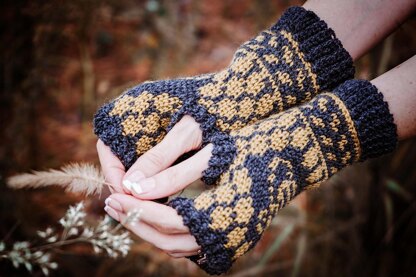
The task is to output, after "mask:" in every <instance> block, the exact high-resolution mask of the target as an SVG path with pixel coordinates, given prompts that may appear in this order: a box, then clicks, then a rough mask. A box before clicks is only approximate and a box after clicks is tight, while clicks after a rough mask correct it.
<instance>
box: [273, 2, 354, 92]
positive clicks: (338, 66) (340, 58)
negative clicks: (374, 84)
mask: <svg viewBox="0 0 416 277" xmlns="http://www.w3.org/2000/svg"><path fill="white" fill-rule="evenodd" d="M281 29H283V30H286V31H288V32H289V33H291V35H292V36H293V38H294V40H295V41H296V42H297V43H298V44H299V48H300V50H301V52H302V53H303V55H304V57H305V59H306V61H308V62H309V63H310V64H311V65H312V71H313V72H314V73H315V74H316V76H317V82H318V85H319V88H320V90H332V89H334V88H335V87H336V86H338V85H339V84H341V83H342V82H344V81H346V80H349V79H352V78H353V77H354V72H355V70H354V66H353V61H352V58H351V56H350V54H349V53H348V52H347V50H345V49H344V47H343V46H342V43H341V41H339V40H338V39H337V38H336V36H335V33H334V31H333V30H332V29H330V28H329V27H328V25H327V24H326V23H325V22H324V21H323V20H321V19H320V18H319V17H318V16H317V15H316V14H315V13H314V12H312V11H307V10H306V9H304V8H302V7H291V8H289V9H287V11H286V12H285V13H284V14H283V15H282V17H281V18H280V19H279V21H278V22H277V23H276V24H275V25H274V26H272V27H271V30H272V31H278V30H281Z"/></svg>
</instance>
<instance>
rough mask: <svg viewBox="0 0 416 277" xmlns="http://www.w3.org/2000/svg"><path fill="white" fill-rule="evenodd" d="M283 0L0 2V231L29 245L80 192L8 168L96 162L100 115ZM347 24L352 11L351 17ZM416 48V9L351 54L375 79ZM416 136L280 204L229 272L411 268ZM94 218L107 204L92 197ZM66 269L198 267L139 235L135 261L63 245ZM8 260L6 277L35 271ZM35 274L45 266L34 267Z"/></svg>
mask: <svg viewBox="0 0 416 277" xmlns="http://www.w3.org/2000/svg"><path fill="white" fill-rule="evenodd" d="M302 3H303V1H289V0H286V1H285V0H274V1H271V0H270V1H260V0H257V1H256V0H240V1H237V0H228V1H224V0H203V1H196V0H180V1H167V0H165V1H162V0H148V1H132V0H118V1H117V0H72V1H58V0H49V1H24V0H14V1H10V0H5V1H2V4H0V6H1V8H0V30H1V31H0V37H1V44H0V124H1V127H2V131H1V134H0V183H1V184H0V239H1V240H3V239H5V240H6V243H12V242H13V241H16V240H30V239H31V238H34V237H35V232H36V230H38V229H40V228H43V227H45V226H47V225H53V224H56V220H57V219H58V218H60V217H61V216H62V215H63V213H64V212H65V210H66V208H67V207H68V205H69V204H70V203H74V202H76V201H79V200H80V199H81V198H80V197H79V196H75V195H70V194H64V193H63V192H62V191H61V190H58V189H42V190H36V191H11V190H9V189H7V188H6V186H5V184H4V182H5V177H7V176H9V175H11V174H13V173H16V172H21V171H27V170H29V169H45V168H50V167H53V168H56V167H60V166H61V165H63V164H64V163H66V162H70V161H88V162H94V163H98V160H97V155H96V150H95V141H96V139H95V136H94V135H93V133H92V125H91V121H92V116H93V114H94V111H95V110H96V108H97V107H98V106H99V105H100V104H102V103H104V102H105V101H107V100H109V99H111V98H113V97H115V96H116V95H118V94H119V93H121V91H122V90H123V89H124V88H126V87H128V86H131V85H133V84H136V83H139V82H142V81H144V80H147V79H159V78H167V77H169V78H171V77H175V76H188V75H195V74H201V73H206V72H210V71H216V70H219V69H221V68H223V67H224V66H226V65H227V64H228V63H229V61H230V59H231V57H232V55H233V53H234V51H235V49H236V48H237V47H238V45H239V44H241V43H242V42H244V41H245V40H247V39H249V38H250V37H252V36H254V35H255V34H256V33H257V32H258V31H260V30H262V29H264V28H266V27H268V26H269V25H271V24H272V23H273V22H274V21H275V20H277V19H278V18H279V16H280V14H281V13H282V12H283V11H284V10H285V9H286V8H287V7H288V6H291V5H300V4H302ZM352 20H353V19H352ZM415 52H416V18H415V16H413V18H410V19H409V20H408V21H407V22H406V23H405V24H404V25H402V26H401V27H400V28H399V29H398V30H397V31H396V32H395V33H393V34H392V35H390V36H389V37H388V38H387V39H385V40H384V41H383V42H381V43H380V44H379V45H378V46H377V47H376V48H375V49H373V50H372V51H371V52H370V53H369V54H368V55H366V56H365V57H363V58H361V59H360V60H359V61H358V62H357V63H356V65H357V74H356V76H357V77H359V78H364V79H372V78H374V77H375V76H378V75H379V74H382V73H383V72H385V71H387V70H388V69H390V68H392V67H394V66H395V65H397V64H399V63H401V62H403V61H404V60H406V59H407V58H409V57H411V56H412V55H414V54H415ZM415 162H416V140H409V141H405V142H402V143H401V145H400V147H399V148H398V149H397V151H396V152H395V153H393V154H392V155H389V156H386V157H383V158H381V159H377V160H372V161H369V162H366V163H364V164H359V165H356V166H353V167H350V168H347V169H346V170H343V171H342V172H341V173H340V174H338V175H337V176H334V177H333V178H332V179H331V180H329V181H328V182H327V183H326V184H324V185H323V186H322V187H321V188H320V189H319V190H317V191H311V192H307V193H304V194H302V195H301V196H300V197H298V198H297V199H296V201H294V203H292V204H291V205H289V206H288V207H287V208H285V209H284V210H283V211H281V212H280V213H279V215H278V216H277V217H276V219H275V220H274V222H273V226H272V227H271V228H270V230H269V231H268V232H267V233H266V235H265V237H264V239H263V240H262V241H261V243H260V244H259V245H258V246H257V247H256V248H255V249H254V250H253V251H251V252H250V254H249V255H246V256H245V257H244V258H242V259H241V260H240V261H239V262H237V263H236V265H235V266H234V267H233V269H232V271H231V272H230V274H229V275H230V276H270V275H271V274H280V275H281V276H334V275H336V276H416V236H415V235H414V234H415V233H416V199H415V197H416V163H415ZM86 202H87V204H88V209H89V211H90V213H91V216H92V217H94V216H96V217H98V216H101V215H102V214H103V212H102V207H103V204H102V200H100V199H89V200H87V201H86ZM56 260H57V261H58V263H59V265H60V268H59V269H58V270H57V271H56V272H55V273H53V275H59V276H84V275H87V274H88V275H90V276H107V275H114V276H130V275H135V276H201V275H202V276H204V274H203V273H202V271H199V270H198V269H197V267H196V266H194V265H193V264H191V263H189V262H187V261H186V260H174V259H171V258H169V257H168V256H167V255H165V254H163V253H162V252H160V251H158V250H156V249H155V248H153V247H152V246H150V245H149V244H147V243H145V242H143V241H141V240H140V239H137V243H136V244H135V246H134V247H133V249H132V252H131V255H129V256H128V258H125V259H120V260H116V261H113V260H110V259H107V258H103V257H99V256H95V255H93V254H92V253H91V252H89V251H85V249H77V248H76V247H75V248H71V249H69V251H66V252H64V253H60V254H57V256H56ZM27 274H28V273H27V272H26V271H25V270H24V269H20V270H15V269H13V267H12V266H11V265H10V263H9V262H7V261H2V260H0V275H1V276H20V275H27ZM35 275H39V273H36V271H35Z"/></svg>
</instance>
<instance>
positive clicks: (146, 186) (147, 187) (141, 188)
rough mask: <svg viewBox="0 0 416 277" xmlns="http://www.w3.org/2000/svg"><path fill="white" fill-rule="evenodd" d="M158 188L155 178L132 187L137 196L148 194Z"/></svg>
mask: <svg viewBox="0 0 416 277" xmlns="http://www.w3.org/2000/svg"><path fill="white" fill-rule="evenodd" d="M155 186H156V183H155V179H153V178H147V179H144V180H143V181H141V182H139V183H134V184H133V185H132V187H131V188H132V189H133V191H134V192H135V193H136V194H143V193H146V192H149V191H151V190H152V189H154V188H155Z"/></svg>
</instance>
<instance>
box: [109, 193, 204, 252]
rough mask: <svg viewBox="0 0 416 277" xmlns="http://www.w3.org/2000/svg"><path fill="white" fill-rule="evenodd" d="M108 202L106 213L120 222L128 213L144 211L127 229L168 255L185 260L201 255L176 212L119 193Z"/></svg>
mask: <svg viewBox="0 0 416 277" xmlns="http://www.w3.org/2000/svg"><path fill="white" fill-rule="evenodd" d="M105 203H106V207H105V211H106V212H107V213H108V214H109V215H110V216H111V217H112V218H114V219H115V220H117V221H119V222H121V223H123V222H124V219H125V218H126V216H127V213H128V212H129V211H132V210H134V209H138V210H142V212H141V216H140V219H139V222H137V223H135V224H133V223H128V224H124V227H126V228H127V229H129V230H130V231H131V232H133V233H135V234H136V235H137V236H139V237H141V238H142V239H143V240H145V241H147V242H149V243H151V244H153V245H154V246H156V247H157V248H159V249H161V250H162V251H164V252H166V253H167V254H168V255H170V256H172V257H174V258H182V257H186V256H192V255H196V254H198V251H199V249H200V247H199V246H198V244H197V243H196V241H195V238H194V237H193V236H192V235H191V234H190V232H189V229H188V228H187V227H186V226H185V225H183V223H182V217H180V216H179V215H178V214H177V213H176V210H175V209H173V208H171V207H168V206H166V205H163V204H159V203H156V202H153V201H142V200H138V199H136V198H134V197H132V196H130V195H125V194H120V193H116V194H112V195H111V196H110V197H109V198H107V199H106V201H105Z"/></svg>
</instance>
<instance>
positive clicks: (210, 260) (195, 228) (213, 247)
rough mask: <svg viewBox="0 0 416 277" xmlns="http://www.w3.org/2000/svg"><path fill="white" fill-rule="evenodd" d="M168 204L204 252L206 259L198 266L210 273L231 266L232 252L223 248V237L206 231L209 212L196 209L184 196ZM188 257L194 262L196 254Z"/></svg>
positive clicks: (212, 273)
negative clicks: (181, 219)
mask: <svg viewBox="0 0 416 277" xmlns="http://www.w3.org/2000/svg"><path fill="white" fill-rule="evenodd" d="M169 206H171V207H173V208H174V209H176V211H177V212H178V214H179V215H180V216H182V218H183V223H184V224H185V225H186V226H188V228H189V229H190V231H191V233H192V235H193V236H194V237H195V239H196V242H197V243H198V245H200V246H201V250H202V253H205V254H206V258H207V261H206V262H205V263H202V264H199V266H200V267H201V268H202V269H203V270H204V271H205V272H207V273H208V274H211V275H220V274H222V273H224V272H226V271H228V270H229V269H230V268H231V266H232V255H233V253H231V252H230V251H228V250H227V249H225V248H224V246H223V245H224V244H225V241H224V240H225V238H224V237H222V236H221V234H217V233H212V232H207V230H209V224H210V223H211V220H210V217H209V213H203V212H200V211H198V210H196V209H195V207H194V203H193V200H192V199H189V198H184V197H177V198H175V199H173V200H171V201H170V202H169ZM189 259H190V260H191V261H193V262H195V263H196V262H197V260H198V256H191V257H189Z"/></svg>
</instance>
